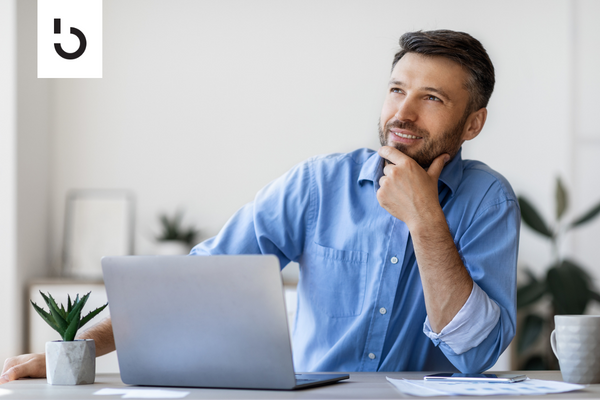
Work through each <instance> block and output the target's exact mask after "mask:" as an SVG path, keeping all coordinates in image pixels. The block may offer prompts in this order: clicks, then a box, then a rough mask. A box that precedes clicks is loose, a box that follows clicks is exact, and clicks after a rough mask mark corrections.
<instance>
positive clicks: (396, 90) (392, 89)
mask: <svg viewBox="0 0 600 400" xmlns="http://www.w3.org/2000/svg"><path fill="white" fill-rule="evenodd" d="M390 92H392V93H402V89H398V88H391V89H390Z"/></svg>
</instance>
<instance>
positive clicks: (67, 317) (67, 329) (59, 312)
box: [30, 291, 108, 342]
mask: <svg viewBox="0 0 600 400" xmlns="http://www.w3.org/2000/svg"><path fill="white" fill-rule="evenodd" d="M91 293H92V292H88V294H86V295H85V296H83V297H82V298H81V299H80V298H79V295H77V297H76V298H75V300H74V301H73V302H71V296H67V308H66V309H65V307H64V305H63V304H61V305H60V307H58V305H57V304H56V301H55V300H54V298H53V297H52V295H50V293H48V295H45V294H44V293H42V291H40V294H41V295H42V297H43V298H44V301H45V302H46V304H47V305H48V309H49V311H50V312H47V311H45V310H44V309H43V308H41V307H39V306H38V305H37V304H35V303H34V302H33V301H31V300H30V301H31V305H32V306H33V308H34V309H35V311H37V313H38V314H40V316H41V317H42V318H43V320H44V321H46V322H47V323H48V325H50V327H51V328H52V329H54V330H55V331H56V332H58V333H59V334H60V336H61V337H62V339H63V341H65V342H71V341H73V340H75V335H76V334H77V331H78V330H79V328H81V327H82V326H84V325H85V324H87V323H88V322H90V320H91V319H92V318H94V317H95V316H96V315H98V314H100V312H101V311H102V310H104V308H106V306H107V305H108V303H106V304H105V305H103V306H101V307H98V308H96V309H95V310H94V311H90V312H89V313H88V314H87V315H86V316H85V317H83V318H81V310H83V306H85V303H86V302H87V300H88V298H89V297H90V294H91Z"/></svg>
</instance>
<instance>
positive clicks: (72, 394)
mask: <svg viewBox="0 0 600 400" xmlns="http://www.w3.org/2000/svg"><path fill="white" fill-rule="evenodd" d="M425 374H426V373H423V372H357V373H350V379H349V380H346V381H343V382H340V383H337V384H333V385H328V386H322V387H318V388H313V389H304V390H296V391H275V390H228V389H190V388H184V389H180V388H168V389H169V390H184V391H189V392H190V394H189V395H188V396H187V397H185V399H188V400H192V399H399V398H403V396H402V395H401V394H400V392H398V391H397V390H396V389H395V388H394V387H393V386H392V385H391V384H390V383H389V382H387V381H386V379H385V377H386V376H389V377H391V378H407V379H421V378H422V377H423V375H425ZM526 374H527V376H529V377H530V378H535V379H547V380H561V375H560V372H559V371H527V372H526ZM124 386H125V385H124V384H123V383H122V382H121V379H120V377H119V375H118V374H98V375H97V376H96V383H95V384H93V385H82V386H52V385H48V384H47V383H46V380H45V379H24V380H19V381H14V382H9V383H7V384H4V385H0V389H3V390H9V391H11V393H8V394H6V395H0V399H1V400H8V399H20V400H26V399H61V400H70V399H84V400H92V399H93V400H111V399H119V398H121V396H94V395H93V393H94V392H96V391H97V390H100V389H102V388H105V387H108V388H119V387H124ZM515 397H516V396H509V397H503V396H489V397H477V396H469V399H473V400H475V399H487V400H500V399H506V400H514V399H515ZM523 397H524V398H527V399H531V400H534V399H544V400H551V399H600V384H598V385H589V386H588V387H587V388H586V389H585V390H581V391H577V392H569V393H564V394H551V395H545V396H523ZM437 398H441V397H437ZM446 398H448V399H451V398H453V397H446Z"/></svg>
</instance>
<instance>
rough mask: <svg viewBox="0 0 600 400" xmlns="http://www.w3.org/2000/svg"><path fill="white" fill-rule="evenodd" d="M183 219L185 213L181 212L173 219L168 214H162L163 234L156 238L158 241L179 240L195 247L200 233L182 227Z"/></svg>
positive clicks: (190, 228)
mask: <svg viewBox="0 0 600 400" xmlns="http://www.w3.org/2000/svg"><path fill="white" fill-rule="evenodd" d="M182 219H183V212H181V211H177V212H176V213H175V215H174V216H173V218H169V217H168V216H167V215H166V214H162V215H161V216H160V223H161V226H162V232H161V233H160V235H159V236H157V237H156V240H159V241H165V240H179V241H181V242H184V243H186V244H188V245H189V246H192V245H194V244H195V240H196V236H198V234H199V233H200V231H198V230H197V229H196V228H194V227H189V228H183V227H182V226H181V222H182Z"/></svg>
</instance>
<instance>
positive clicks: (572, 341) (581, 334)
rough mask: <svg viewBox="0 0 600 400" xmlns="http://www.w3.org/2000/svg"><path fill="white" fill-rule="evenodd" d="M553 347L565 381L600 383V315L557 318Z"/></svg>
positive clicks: (552, 335) (555, 317)
mask: <svg viewBox="0 0 600 400" xmlns="http://www.w3.org/2000/svg"><path fill="white" fill-rule="evenodd" d="M554 325H555V329H554V330H553V331H552V334H551V335H550V345H551V346H552V351H553V352H554V355H556V358H558V363H559V365H560V372H561V374H562V377H563V380H564V381H565V382H570V383H580V384H588V383H600V315H555V316H554Z"/></svg>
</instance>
